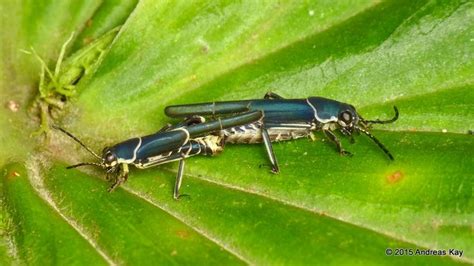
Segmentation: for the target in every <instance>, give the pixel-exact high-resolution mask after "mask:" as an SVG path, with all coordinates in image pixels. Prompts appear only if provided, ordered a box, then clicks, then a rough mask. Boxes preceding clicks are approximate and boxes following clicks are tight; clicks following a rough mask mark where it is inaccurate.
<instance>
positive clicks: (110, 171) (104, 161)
mask: <svg viewBox="0 0 474 266" xmlns="http://www.w3.org/2000/svg"><path fill="white" fill-rule="evenodd" d="M262 118H263V115H262V112H261V111H250V112H246V113H243V114H240V115H236V116H232V117H228V118H224V119H217V120H214V121H210V122H205V119H204V118H203V117H200V116H191V117H189V118H188V119H186V120H185V121H184V122H182V123H179V124H177V125H174V126H171V125H167V126H165V127H164V128H162V129H161V130H160V131H158V132H157V133H155V134H151V135H148V136H144V137H138V138H132V139H129V140H126V141H123V142H120V143H118V144H115V145H114V146H112V147H107V148H105V149H104V150H103V152H102V156H99V155H97V154H96V153H95V152H94V151H92V150H91V149H90V148H89V147H87V146H86V145H85V144H83V143H82V142H81V141H80V140H79V139H78V138H76V137H75V136H73V135H72V134H71V133H69V132H67V131H66V130H64V129H62V128H60V127H55V128H56V129H59V130H61V131H62V132H64V133H65V134H67V135H68V136H69V137H71V138H72V139H74V140H75V141H76V142H78V143H79V144H80V145H81V146H82V147H84V148H85V149H86V150H87V151H89V152H90V153H91V154H92V155H94V157H96V158H97V159H99V162H84V163H79V164H75V165H71V166H68V167H67V168H68V169H71V168H76V167H79V166H84V165H95V166H99V167H101V168H103V169H104V170H105V171H106V173H107V179H109V176H110V175H113V176H114V177H115V182H114V184H113V185H112V186H111V187H110V188H109V192H110V191H113V190H114V189H115V188H117V187H118V186H119V185H120V184H122V183H123V182H125V181H126V180H127V178H128V173H129V167H128V166H129V165H134V166H135V167H137V168H141V169H143V168H149V167H152V166H156V165H160V164H165V163H169V162H173V161H179V167H178V174H177V176H176V182H175V187H174V192H173V197H174V198H175V199H178V198H179V188H180V186H181V181H182V178H183V172H184V171H183V170H184V159H186V158H188V157H191V156H194V155H198V154H203V155H215V154H217V153H219V152H221V151H222V150H223V146H224V141H223V139H222V137H221V134H219V133H217V134H215V135H214V134H212V133H215V132H220V131H222V130H224V129H226V128H230V127H235V126H239V125H245V124H249V123H255V122H257V121H259V120H262Z"/></svg>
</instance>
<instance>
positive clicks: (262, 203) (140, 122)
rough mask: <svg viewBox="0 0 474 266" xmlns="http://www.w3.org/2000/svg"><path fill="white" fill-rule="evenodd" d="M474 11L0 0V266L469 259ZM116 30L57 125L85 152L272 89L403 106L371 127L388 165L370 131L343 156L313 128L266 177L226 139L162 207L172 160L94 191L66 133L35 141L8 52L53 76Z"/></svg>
mask: <svg viewBox="0 0 474 266" xmlns="http://www.w3.org/2000/svg"><path fill="white" fill-rule="evenodd" d="M4 10H11V12H4ZM473 10H474V9H473V4H472V3H471V2H469V1H408V0H407V1H375V2H374V1H356V2H352V1H337V2H333V1H316V2H303V1H283V2H261V3H260V2H254V1H246V2H240V3H236V2H232V1H230V2H226V1H219V2H216V1H213V2H205V1H175V2H161V1H159V2H157V1H153V0H144V1H140V2H139V3H138V4H137V5H136V7H135V2H134V1H105V2H104V3H102V4H100V3H98V2H93V3H87V2H86V1H84V2H76V1H71V2H69V1H61V3H59V2H54V1H51V2H48V3H47V2H42V3H41V4H38V3H36V2H31V3H30V2H24V3H15V4H13V3H12V4H8V3H2V4H0V11H2V12H1V14H2V15H1V16H2V22H3V21H8V23H9V24H11V25H13V26H12V27H13V30H12V29H11V28H10V29H7V28H6V25H5V24H6V23H2V28H1V35H0V36H1V38H2V46H1V49H0V55H1V59H0V62H1V64H2V67H1V68H0V73H1V74H2V75H1V78H0V86H1V87H0V95H1V96H2V99H5V102H6V103H8V102H9V101H10V103H9V104H7V105H6V107H7V108H3V109H2V110H0V117H1V118H2V119H1V120H0V126H1V127H2V131H1V132H0V141H1V146H2V149H1V151H0V163H1V164H2V165H4V166H3V167H2V168H3V169H4V171H3V172H2V173H3V179H2V185H1V189H0V192H1V206H2V208H1V212H0V214H1V218H2V222H1V223H0V232H1V233H2V234H1V235H2V238H0V262H3V263H14V262H22V263H27V264H39V263H40V262H49V264H51V263H55V264H65V263H68V264H70V263H74V264H85V263H94V264H107V263H109V264H111V263H118V264H122V263H123V264H132V263H133V264H137V263H139V264H157V263H159V264H225V265H227V264H264V265H267V264H304V265H307V264H316V263H319V264H351V265H352V264H360V265H362V264H363V265H366V264H374V265H375V264H377V265H379V264H384V265H389V264H402V263H406V264H419V263H423V264H430V265H431V264H437V265H441V264H472V263H474V255H473V254H474V248H473V245H472V239H473V238H474V234H473V230H472V224H473V223H474V201H473V197H472V181H471V178H472V173H473V170H474V167H473V166H474V159H473V157H472V156H470V155H471V153H472V150H473V149H474V142H473V136H472V135H470V134H467V133H468V131H469V130H472V129H474V128H473V125H474V114H473V112H472V111H471V110H472V109H473V108H474V93H473V91H474V90H473V89H474V82H473V81H474V80H473V78H472V77H474V64H473V62H474V60H473V59H474V46H472V38H473V37H472V33H473V31H472V29H473V28H474V17H473V15H472V14H473ZM32 14H35V15H32ZM47 14H50V15H49V16H48V15H47ZM51 14H61V15H60V16H52V15H51ZM67 16H70V17H71V19H70V20H66V19H65V18H66V17H67ZM122 23H124V24H123V26H122V28H121V31H120V33H119V34H118V35H117V37H116V38H115V40H114V42H113V44H112V46H111V48H110V50H109V51H108V53H107V54H106V56H105V57H104V59H103V61H102V63H101V65H100V66H99V67H98V69H97V70H96V71H95V73H93V74H92V75H91V76H89V77H88V78H87V79H84V80H81V82H80V83H79V84H78V86H77V91H78V96H77V97H76V98H73V99H71V101H70V102H69V103H68V107H69V108H68V110H67V111H66V112H65V114H64V119H63V120H62V121H60V122H62V123H63V124H64V126H65V127H66V128H68V129H69V130H70V131H72V132H73V133H74V134H75V135H77V136H78V137H80V138H81V139H82V140H83V141H84V142H85V143H87V144H88V145H90V146H91V147H92V148H93V149H94V150H96V151H100V150H101V149H102V148H103V147H105V146H109V145H113V144H115V143H118V142H120V141H123V140H125V139H128V138H131V137H134V136H140V135H145V134H150V133H153V132H156V131H157V130H158V129H159V128H161V127H162V126H163V125H165V123H171V122H176V120H172V119H169V118H166V117H165V115H164V113H163V108H164V107H165V106H167V105H170V104H180V103H193V102H204V101H214V100H239V99H251V98H262V97H263V95H264V94H265V93H266V92H267V91H274V92H277V93H278V94H281V95H283V96H285V97H287V98H305V97H308V96H323V97H327V98H332V99H336V100H339V101H342V102H347V103H350V104H352V105H354V106H355V107H356V108H357V110H358V112H359V113H361V114H362V115H363V116H364V117H365V118H368V119H372V118H374V119H375V118H385V117H391V116H392V115H393V114H392V112H393V109H392V106H394V105H396V106H397V107H398V108H399V110H400V119H399V120H398V121H397V122H396V123H394V124H387V125H380V126H377V127H375V128H374V129H373V134H374V135H376V136H377V138H378V139H380V141H381V142H382V143H384V145H386V146H387V147H388V148H389V150H390V151H391V153H392V154H393V155H394V157H395V161H394V162H389V160H388V159H387V158H386V157H385V155H384V154H383V153H382V152H381V151H380V149H379V148H378V147H377V146H376V145H375V144H374V143H373V142H371V140H370V139H368V138H366V137H364V136H358V137H356V143H355V144H353V145H351V144H350V143H349V141H348V140H347V139H342V144H343V146H344V147H345V148H346V149H347V150H349V151H351V152H352V153H353V154H354V156H353V157H351V158H347V157H341V156H339V155H338V153H337V152H336V151H335V148H334V147H333V146H332V144H331V143H328V141H327V140H325V139H324V136H323V135H322V134H320V133H316V137H315V140H314V141H310V140H306V139H302V140H297V141H290V142H283V143H278V144H275V145H274V150H275V153H276V156H277V158H278V160H279V163H280V168H281V173H280V174H279V175H274V174H271V173H269V170H268V169H267V166H266V165H263V166H261V165H262V164H265V163H267V158H266V154H265V151H264V148H263V146H262V145H230V144H229V145H227V146H226V147H225V151H224V152H223V153H222V154H221V155H219V156H216V157H213V158H206V157H199V156H198V157H194V158H190V159H187V160H186V168H185V179H184V181H183V186H182V193H184V194H187V195H189V197H184V198H182V199H180V200H179V201H175V200H173V199H172V196H171V194H172V188H173V185H174V179H175V176H176V172H177V164H175V163H170V164H167V165H163V166H159V167H155V168H152V169H146V170H138V169H134V168H132V169H131V174H130V178H129V180H128V181H127V183H125V184H124V185H123V186H121V187H120V188H119V189H117V191H115V192H113V193H107V192H106V188H107V186H109V185H110V184H107V182H106V181H104V180H103V177H104V176H105V174H104V173H103V172H102V171H100V169H94V168H82V169H81V170H78V169H77V170H66V169H65V167H64V166H65V165H67V164H68V163H77V162H81V161H91V160H93V158H91V156H90V155H89V154H88V153H86V152H84V151H83V150H81V148H80V147H78V145H77V144H76V143H75V142H73V141H72V140H71V139H69V138H67V137H65V136H63V135H61V134H59V133H57V132H56V133H54V132H53V134H52V136H51V137H50V140H49V142H42V141H40V140H39V139H33V138H30V137H29V134H30V132H31V131H33V130H34V129H35V127H36V126H37V124H36V123H35V121H34V120H33V119H32V118H31V117H29V116H28V115H27V114H28V104H29V103H30V101H31V99H32V98H33V97H34V95H35V93H36V89H37V86H36V85H37V82H38V73H39V65H38V64H36V62H34V58H31V56H29V55H26V54H22V53H21V52H19V51H20V49H27V48H29V46H34V47H35V49H37V50H38V51H39V53H40V54H41V55H42V56H44V57H45V58H47V59H48V63H50V64H53V62H54V60H55V59H56V57H57V54H58V52H59V49H60V47H61V45H62V43H63V42H64V41H65V40H66V39H67V37H68V36H69V35H70V33H71V32H72V31H73V30H77V31H78V37H77V38H76V40H75V43H74V45H73V47H72V49H71V51H69V54H71V53H72V52H73V51H75V50H77V49H79V48H81V47H82V46H83V45H84V44H86V43H88V42H89V41H90V38H92V39H96V38H98V37H100V36H101V35H102V34H103V33H105V32H107V31H108V30H109V29H111V28H113V27H115V26H117V25H119V24H122ZM38 25H43V26H42V27H38ZM4 40H5V42H3V41H4ZM12 102H13V103H18V104H19V106H20V107H19V110H18V111H14V110H15V108H12V106H13V105H11V104H12ZM58 123H59V122H58ZM12 162H16V163H12ZM260 166H261V167H260ZM387 248H391V249H393V251H394V252H395V250H396V249H397V248H398V249H402V251H403V252H409V251H412V252H416V251H417V250H419V251H420V250H421V251H426V250H428V249H430V250H445V251H446V252H448V251H449V249H457V250H462V251H463V255H462V256H455V255H449V254H447V255H445V256H438V255H431V256H421V255H417V256H406V255H404V256H395V253H394V254H392V256H387V255H386V249H387ZM2 256H3V257H2Z"/></svg>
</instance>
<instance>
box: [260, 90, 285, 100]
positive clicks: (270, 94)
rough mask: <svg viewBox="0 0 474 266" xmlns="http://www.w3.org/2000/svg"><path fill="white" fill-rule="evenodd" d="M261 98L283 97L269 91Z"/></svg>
mask: <svg viewBox="0 0 474 266" xmlns="http://www.w3.org/2000/svg"><path fill="white" fill-rule="evenodd" d="M263 99H268V100H273V99H284V98H283V97H281V96H280V95H278V94H276V93H274V92H271V91H269V92H267V93H265V96H263Z"/></svg>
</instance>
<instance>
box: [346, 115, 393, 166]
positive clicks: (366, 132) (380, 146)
mask: <svg viewBox="0 0 474 266" xmlns="http://www.w3.org/2000/svg"><path fill="white" fill-rule="evenodd" d="M395 110H396V109H395ZM354 128H355V129H357V130H358V131H360V132H362V133H364V134H365V135H367V136H368V137H369V138H371V139H372V140H373V141H374V142H375V143H376V144H377V145H378V146H379V148H381V149H382V150H383V152H385V154H387V156H388V157H389V158H390V160H392V161H393V160H394V159H393V156H392V154H390V152H389V151H388V149H387V148H386V147H385V146H384V145H383V144H382V143H381V142H380V141H379V140H378V139H377V138H376V137H375V136H374V135H372V134H370V132H369V131H367V130H365V129H363V128H360V127H358V126H354Z"/></svg>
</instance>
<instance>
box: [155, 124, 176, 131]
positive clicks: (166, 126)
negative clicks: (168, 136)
mask: <svg viewBox="0 0 474 266" xmlns="http://www.w3.org/2000/svg"><path fill="white" fill-rule="evenodd" d="M171 127H172V125H171V124H170V123H168V124H166V125H165V126H164V127H162V128H161V129H160V130H158V132H156V133H161V132H165V131H168V130H170V129H171Z"/></svg>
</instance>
